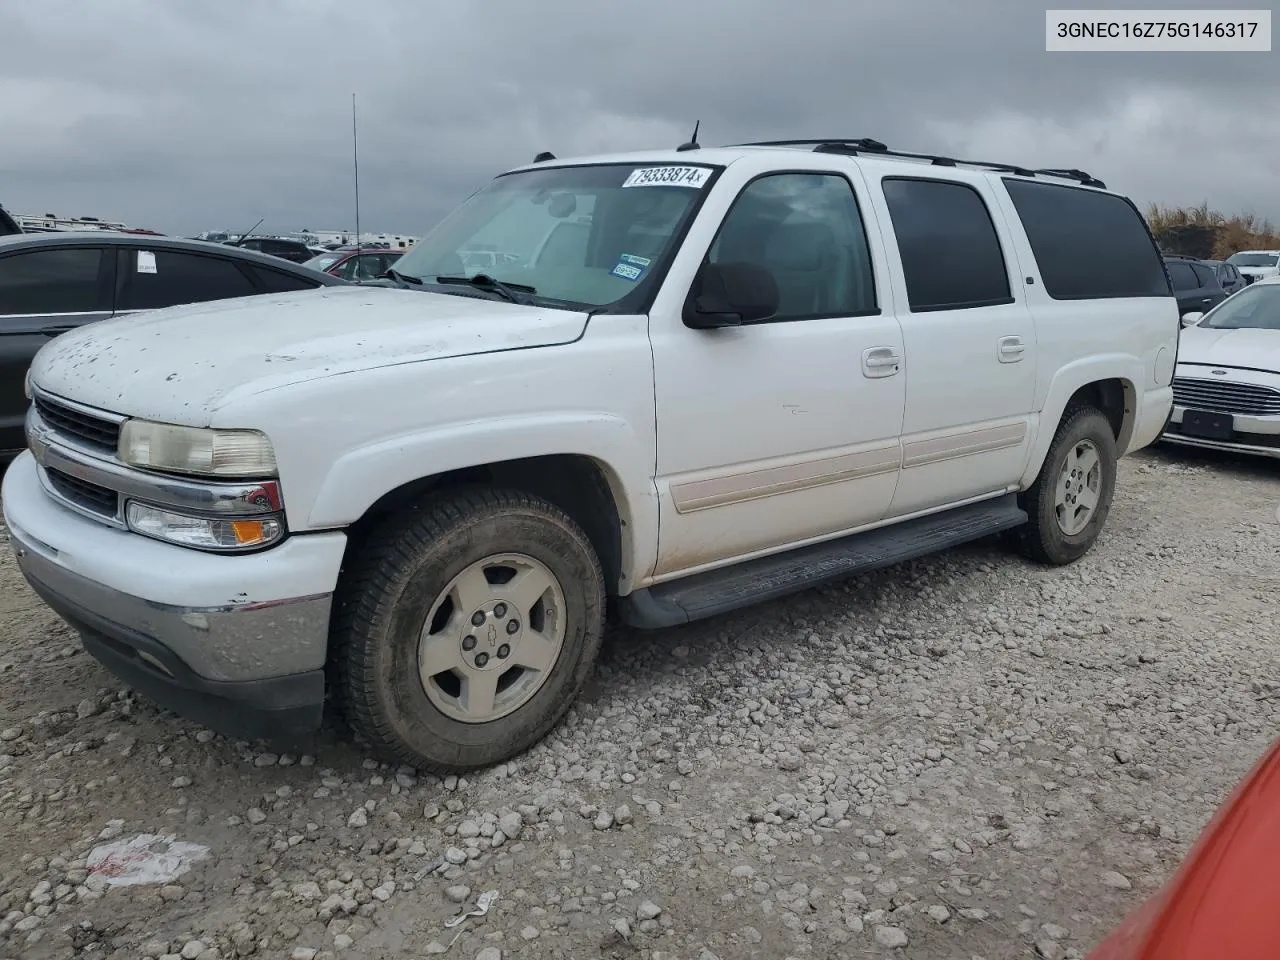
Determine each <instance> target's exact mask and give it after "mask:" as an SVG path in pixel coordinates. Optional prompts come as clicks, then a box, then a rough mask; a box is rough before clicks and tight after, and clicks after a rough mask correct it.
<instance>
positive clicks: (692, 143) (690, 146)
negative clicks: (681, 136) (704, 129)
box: [676, 120, 702, 152]
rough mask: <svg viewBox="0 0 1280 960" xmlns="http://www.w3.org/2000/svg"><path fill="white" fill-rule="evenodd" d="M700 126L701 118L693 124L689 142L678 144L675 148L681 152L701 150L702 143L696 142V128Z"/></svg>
mask: <svg viewBox="0 0 1280 960" xmlns="http://www.w3.org/2000/svg"><path fill="white" fill-rule="evenodd" d="M700 126H702V121H701V120H699V121H697V122H696V123H695V124H694V125H693V136H692V137H690V138H689V142H688V143H682V144H680V146H678V147H676V149H677V150H679V151H682V152H683V151H685V150H701V149H702V144H700V143H698V128H699V127H700Z"/></svg>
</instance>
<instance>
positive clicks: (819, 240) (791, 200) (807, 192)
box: [708, 173, 878, 322]
mask: <svg viewBox="0 0 1280 960" xmlns="http://www.w3.org/2000/svg"><path fill="white" fill-rule="evenodd" d="M708 259H709V260H710V261H711V262H712V263H720V262H749V263H755V264H758V265H760V266H763V267H766V268H767V269H768V270H769V272H770V273H772V274H773V277H774V279H775V280H776V281H777V284H778V312H777V313H776V314H775V315H774V317H773V318H772V321H771V322H777V321H783V320H808V319H815V318H818V317H832V316H866V315H868V314H874V313H877V312H878V309H877V306H876V293H875V281H874V275H873V273H872V267H871V251H870V248H869V247H868V245H867V237H866V233H865V231H864V229H863V223H862V215H861V213H860V211H859V209H858V202H857V198H856V197H855V196H854V193H853V188H852V187H851V186H850V185H849V182H848V181H847V180H845V178H844V177H841V176H838V175H836V174H810V173H779V174H771V175H769V176H764V177H761V178H759V179H758V180H754V181H752V182H751V183H750V184H748V185H747V186H746V187H745V188H744V189H743V191H742V193H741V194H739V196H738V199H737V200H736V201H734V205H733V207H732V208H731V209H730V210H729V213H728V215H727V216H726V217H725V220H724V223H723V224H722V225H721V227H720V233H719V234H718V235H717V237H716V239H715V242H714V243H712V245H711V250H710V253H709V255H708Z"/></svg>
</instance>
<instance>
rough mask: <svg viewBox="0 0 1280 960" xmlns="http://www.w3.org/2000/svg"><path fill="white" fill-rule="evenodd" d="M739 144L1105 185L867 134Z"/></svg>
mask: <svg viewBox="0 0 1280 960" xmlns="http://www.w3.org/2000/svg"><path fill="white" fill-rule="evenodd" d="M734 146H739V147H812V148H813V152H814V153H839V154H844V155H845V156H858V155H859V154H864V153H865V154H871V155H874V156H878V157H898V158H901V159H904V160H927V161H929V163H930V164H932V165H933V166H935V167H958V166H966V167H983V168H985V169H987V170H996V171H999V172H1001V173H1012V174H1015V175H1016V176H1019V177H1055V178H1057V179H1059V180H1075V181H1076V182H1077V183H1080V184H1082V185H1083V186H1086V187H1097V188H1098V189H1100V190H1105V189H1106V188H1107V185H1106V184H1105V183H1103V182H1102V181H1101V180H1099V179H1098V178H1097V177H1093V176H1090V175H1089V174H1088V173H1085V172H1084V171H1083V170H1068V169H1060V168H1052V169H1050V168H1044V169H1033V168H1031V167H1019V166H1013V165H1011V164H1007V163H989V162H988V161H986V160H961V159H959V158H957V157H944V156H940V155H937V154H932V153H907V152H905V151H902V150H890V149H889V148H888V147H887V146H885V145H884V144H883V143H881V142H880V141H879V140H872V139H871V138H870V137H858V138H854V139H847V140H846V139H826V140H760V141H757V142H755V143H739V144H734Z"/></svg>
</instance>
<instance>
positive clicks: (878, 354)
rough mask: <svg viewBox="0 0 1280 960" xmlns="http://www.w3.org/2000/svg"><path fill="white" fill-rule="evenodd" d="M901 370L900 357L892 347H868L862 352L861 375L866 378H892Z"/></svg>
mask: <svg viewBox="0 0 1280 960" xmlns="http://www.w3.org/2000/svg"><path fill="white" fill-rule="evenodd" d="M901 368H902V357H900V356H899V355H898V354H897V353H895V352H894V349H893V347H868V348H867V349H866V350H863V351H862V373H863V375H864V376H867V377H892V376H893V375H894V374H895V373H897V372H898V371H899V370H900V369H901Z"/></svg>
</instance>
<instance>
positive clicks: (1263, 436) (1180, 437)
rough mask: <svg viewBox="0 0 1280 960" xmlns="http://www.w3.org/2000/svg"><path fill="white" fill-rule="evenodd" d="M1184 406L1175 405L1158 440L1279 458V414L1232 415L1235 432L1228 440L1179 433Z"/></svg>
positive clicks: (1206, 448)
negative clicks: (1262, 415) (1272, 415)
mask: <svg viewBox="0 0 1280 960" xmlns="http://www.w3.org/2000/svg"><path fill="white" fill-rule="evenodd" d="M1186 411H1187V408H1186V407H1181V406H1175V407H1174V408H1173V413H1172V415H1171V416H1170V417H1169V424H1168V426H1167V427H1166V428H1165V431H1164V433H1163V434H1162V435H1161V437H1160V439H1161V440H1163V441H1164V442H1166V443H1176V444H1180V445H1182V446H1187V447H1200V448H1202V449H1205V450H1225V451H1229V452H1232V453H1247V454H1250V455H1252V456H1259V457H1270V458H1272V459H1278V460H1280V417H1247V416H1242V415H1239V414H1237V415H1235V417H1234V418H1233V419H1234V421H1235V428H1236V429H1235V434H1234V435H1233V436H1232V438H1231V439H1230V440H1211V439H1208V438H1205V437H1190V436H1187V435H1186V434H1184V433H1182V415H1183V414H1184V413H1186Z"/></svg>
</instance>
